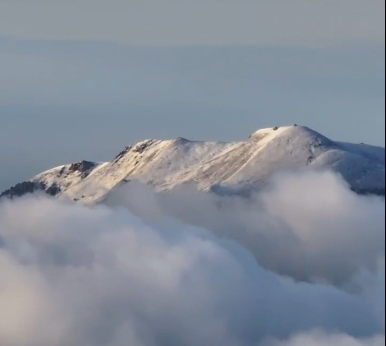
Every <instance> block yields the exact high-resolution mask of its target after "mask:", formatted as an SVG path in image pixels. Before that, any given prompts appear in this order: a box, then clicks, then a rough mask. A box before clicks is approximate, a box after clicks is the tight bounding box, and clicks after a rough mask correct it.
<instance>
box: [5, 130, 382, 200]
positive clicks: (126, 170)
mask: <svg viewBox="0 0 386 346" xmlns="http://www.w3.org/2000/svg"><path fill="white" fill-rule="evenodd" d="M305 167H310V168H314V169H333V170H334V171H336V172H338V173H340V174H341V175H342V176H343V177H344V178H345V179H346V180H347V181H348V182H349V183H350V185H351V186H352V187H353V188H354V189H357V190H363V191H364V190H377V189H384V187H385V149H384V148H379V147H373V146H368V145H363V144H349V143H341V142H334V141H332V140H330V139H328V138H326V137H324V136H323V135H321V134H319V133H317V132H315V131H313V130H311V129H309V128H307V127H301V126H290V127H281V128H270V129H263V130H259V131H257V132H255V133H253V134H252V135H251V136H250V137H249V139H248V140H246V141H243V142H234V143H217V142H193V141H189V140H186V139H183V138H178V139H176V140H169V141H160V140H146V141H143V142H140V143H137V144H136V145H134V146H130V147H127V148H126V149H125V150H124V151H122V152H121V153H120V154H119V155H118V156H117V157H116V158H115V159H114V160H112V161H110V162H106V163H102V164H97V163H91V162H87V161H83V162H80V163H76V164H72V165H66V166H61V167H57V168H54V169H52V170H49V171H47V172H44V173H42V174H40V175H38V176H36V177H34V178H33V179H31V181H30V182H29V183H33V184H36V186H37V187H36V189H40V188H42V189H44V190H47V189H51V190H50V191H51V194H53V193H52V191H57V192H58V194H59V195H64V196H68V197H70V198H72V199H74V200H80V201H82V202H84V203H90V204H92V203H95V202H97V201H100V200H102V199H103V198H104V197H105V196H106V195H107V194H108V192H109V191H111V190H112V189H114V188H115V187H117V186H119V185H120V184H122V183H124V182H127V181H132V180H136V181H140V182H142V183H144V184H147V185H151V186H153V187H154V188H155V189H157V190H172V189H174V188H176V187H178V186H181V185H183V184H195V185H196V186H197V187H198V188H199V189H201V190H214V191H221V189H223V190H229V191H236V192H242V191H246V190H250V189H255V188H256V189H258V188H259V187H261V186H263V185H264V183H265V182H266V181H267V179H268V178H269V177H270V176H272V174H274V173H276V172H279V171H289V170H299V169H303V168H305ZM30 189H31V188H30V186H29V190H30ZM19 190H20V189H19ZM27 192H30V191H27ZM7 194H8V195H10V194H12V193H10V192H9V191H8V193H7ZM18 194H21V193H20V191H19V193H18Z"/></svg>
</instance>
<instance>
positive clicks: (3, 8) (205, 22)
mask: <svg viewBox="0 0 386 346" xmlns="http://www.w3.org/2000/svg"><path fill="white" fill-rule="evenodd" d="M384 15H385V2H384V1H383V0H335V1H333V0H319V1H309V0H292V1H287V0H274V1H272V0H243V1H235V0H226V1H218V0H211V1H208V0H206V1H203V0H200V1H186V0H167V1H162V2H160V1H156V0H147V1H136V0H130V1H127V0H125V1H123V0H112V1H108V2H106V1H101V0H77V1H74V0H71V1H54V0H28V1H25V0H2V1H1V3H0V34H1V35H9V36H19V37H28V38H50V39H80V40H108V41H111V40H112V41H119V42H124V43H130V44H140V45H142V44H145V45H147V44H150V45H176V44H215V45H217V44H280V45H281V44H285V45H323V44H331V43H341V42H345V41H348V42H349V41H352V40H364V41H384V38H385V36H384V22H385V17H384Z"/></svg>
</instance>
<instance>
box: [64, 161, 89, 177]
mask: <svg viewBox="0 0 386 346" xmlns="http://www.w3.org/2000/svg"><path fill="white" fill-rule="evenodd" d="M95 166H96V164H95V163H94V162H90V161H84V160H83V161H81V162H76V163H73V164H72V165H71V166H70V168H69V169H68V170H69V172H71V173H74V172H79V173H82V177H83V178H86V177H87V176H88V174H89V172H90V171H91V170H92V169H93V168H94V167H95Z"/></svg>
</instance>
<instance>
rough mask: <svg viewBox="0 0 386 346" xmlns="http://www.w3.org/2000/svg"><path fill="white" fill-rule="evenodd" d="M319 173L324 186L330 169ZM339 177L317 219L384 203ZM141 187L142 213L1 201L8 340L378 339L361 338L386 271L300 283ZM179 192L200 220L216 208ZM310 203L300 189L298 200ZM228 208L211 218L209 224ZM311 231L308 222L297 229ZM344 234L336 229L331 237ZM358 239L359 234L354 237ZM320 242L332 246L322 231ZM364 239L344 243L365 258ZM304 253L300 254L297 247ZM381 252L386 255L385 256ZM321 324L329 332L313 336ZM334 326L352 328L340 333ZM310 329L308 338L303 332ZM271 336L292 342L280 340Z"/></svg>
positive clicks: (11, 344) (295, 343)
mask: <svg viewBox="0 0 386 346" xmlns="http://www.w3.org/2000/svg"><path fill="white" fill-rule="evenodd" d="M287 179H288V178H287ZM291 179H292V180H291ZM310 179H311V177H307V176H303V177H302V176H300V177H299V181H298V183H299V184H300V183H301V182H303V183H304V184H305V185H306V186H308V187H309V185H308V184H310ZM313 179H316V180H315V182H314V183H315V184H318V183H320V182H321V181H324V182H328V181H329V179H332V178H329V179H328V178H326V177H323V176H322V178H321V180H318V177H317V176H313ZM290 180H291V181H292V183H294V180H293V178H290ZM338 182H339V180H336V182H335V181H333V182H332V183H331V182H330V183H331V186H327V188H326V189H325V190H324V193H325V195H324V198H325V199H326V200H328V199H327V197H328V196H330V199H329V201H330V202H331V203H332V205H329V204H328V203H322V200H323V198H322V197H320V198H316V197H315V199H314V200H313V202H314V203H317V204H318V205H319V208H318V209H317V210H316V211H315V212H316V213H317V214H319V216H323V215H329V214H331V213H332V215H331V216H332V221H334V220H335V221H336V220H338V221H339V222H338V223H337V224H336V225H337V226H339V227H342V228H344V227H351V226H352V222H349V223H347V222H342V220H340V219H339V218H338V217H336V219H335V216H334V213H333V210H334V209H335V208H336V207H337V206H339V205H340V204H339V202H340V201H344V202H346V203H348V207H347V209H344V210H341V209H338V211H337V213H339V214H340V215H342V218H343V219H346V218H347V219H350V218H352V219H353V220H356V214H360V213H362V211H361V210H360V209H359V208H368V209H374V208H375V209H376V208H377V203H380V204H382V203H383V202H382V201H375V200H372V199H367V198H365V199H363V200H358V199H357V197H355V196H354V195H351V194H349V193H348V192H347V191H345V190H344V187H341V188H338V189H337V190H336V191H334V190H331V189H330V188H331V187H333V186H335V187H337V185H334V184H338ZM287 189H288V180H286V178H284V180H281V179H279V180H278V181H276V182H275V188H274V190H273V192H271V193H270V195H269V196H270V197H269V198H268V197H267V196H265V197H264V200H270V201H273V199H275V198H277V197H278V195H279V196H280V195H281V198H277V199H276V203H279V201H281V203H285V198H283V196H285V195H287V193H288V192H289V191H288V190H287ZM280 191H282V193H281V192H280ZM131 193H136V195H135V198H134V199H131V200H128V199H125V200H124V202H125V203H126V205H127V206H129V207H130V208H131V209H133V210H134V212H136V213H142V214H143V213H144V211H145V212H146V211H147V213H145V214H147V215H144V217H143V218H138V217H136V216H134V215H133V214H131V213H130V212H129V211H128V210H127V209H126V208H122V207H120V208H118V207H115V208H108V207H103V206H99V207H93V208H87V207H84V206H81V205H72V204H67V203H64V202H58V201H54V200H50V199H46V198H43V197H38V196H36V197H29V198H23V199H21V200H17V201H14V202H3V203H2V204H0V306H1V307H2V309H0V344H1V345H4V346H52V345H55V346H79V345H84V346H127V345H130V346H181V345H184V346H197V345H205V346H213V345H224V346H256V345H257V346H260V345H264V346H265V343H266V342H268V343H271V344H268V345H269V346H271V345H274V346H282V345H285V346H303V344H304V342H306V344H307V342H309V343H308V344H307V345H308V346H311V345H312V346H314V345H315V346H324V345H331V342H332V340H333V341H334V342H335V341H339V342H340V341H342V342H347V346H357V345H358V346H378V344H377V343H375V344H372V343H371V342H372V341H369V342H367V341H363V342H362V341H361V340H362V339H363V340H366V339H367V338H373V336H374V335H377V334H383V332H384V328H383V326H382V322H383V320H384V317H383V316H384V308H382V310H383V311H378V310H377V309H375V308H374V301H375V300H376V302H377V303H379V302H380V300H379V299H380V298H379V296H378V294H380V293H381V292H384V273H383V272H382V271H380V272H379V273H378V274H376V273H375V272H374V273H369V272H367V273H365V274H363V273H361V272H359V271H358V272H357V275H356V277H355V280H356V282H357V284H358V291H357V292H356V293H355V294H353V293H347V292H345V291H343V290H341V289H339V288H336V287H333V286H325V285H320V284H306V283H294V282H292V281H290V280H288V279H284V278H282V277H280V276H278V275H277V274H275V273H274V272H271V271H267V270H265V269H263V268H262V267H261V266H260V265H259V264H258V263H257V262H256V261H255V259H254V258H253V257H252V256H251V255H250V254H249V253H248V252H247V251H245V250H244V249H243V248H241V247H239V246H238V245H236V244H235V243H232V242H230V241H228V240H226V239H225V238H219V237H216V236H215V235H213V234H212V233H209V232H207V231H206V230H204V229H200V228H195V227H192V226H189V225H188V224H183V223H179V222H177V221H176V220H175V219H174V218H172V217H170V215H171V212H170V209H168V208H166V209H165V210H167V212H166V211H165V210H162V209H161V208H159V206H157V198H158V197H156V196H154V195H153V194H151V193H148V194H147V193H146V191H143V190H137V191H134V190H131ZM312 193H313V191H312V189H305V192H304V193H303V201H304V202H306V203H307V204H308V203H309V200H308V199H306V198H305V197H306V194H311V195H312ZM300 195H302V194H301V193H300ZM275 196H276V197H275ZM120 198H121V200H120V202H122V196H120ZM174 198H175V201H179V202H180V205H184V204H186V205H188V203H189V205H190V212H191V216H192V218H197V217H199V215H200V214H199V211H200V210H201V209H200V206H201V202H204V206H205V205H206V206H207V204H205V203H207V202H206V200H205V198H204V197H203V195H197V196H194V195H192V194H190V195H185V196H184V195H183V194H176V195H175V196H174ZM187 198H189V199H190V201H189V202H187ZM200 198H201V199H200ZM133 200H135V203H134V202H133ZM164 201H165V200H164ZM301 201H302V199H300V198H298V203H300V204H302V202H301ZM334 201H335V203H338V204H335V203H334ZM133 203H134V204H133ZM383 204H384V203H383ZM267 205H268V204H266V206H267ZM241 206H242V204H241V203H240V204H239V205H238V209H236V211H235V213H234V214H231V215H230V218H229V219H228V221H232V222H231V223H230V225H229V227H231V226H234V227H235V230H237V226H238V225H239V226H240V225H242V224H243V222H244V220H243V219H244V217H245V218H246V219H248V214H249V213H250V210H248V209H247V208H248V207H247V206H246V205H244V208H245V210H244V211H245V212H244V213H241V212H242V211H243V209H240V208H241ZM168 207H169V208H170V207H171V204H169V206H168ZM277 207H278V208H280V210H282V211H283V212H282V213H277V214H281V217H283V219H285V218H286V217H287V216H286V211H287V212H288V207H287V209H286V208H284V207H283V206H282V205H280V204H277ZM174 208H175V205H174ZM180 210H183V209H180ZM212 210H213V209H212ZM174 211H176V212H177V211H178V210H176V209H174ZM345 211H346V212H347V213H346V212H345ZM223 212H224V213H228V210H226V209H225V210H223ZM299 212H304V206H303V208H300V209H299V210H295V213H299ZM348 212H350V213H351V214H348ZM266 213H267V214H266V216H265V215H264V214H263V213H260V214H259V217H260V218H261V220H263V222H265V221H264V218H265V219H270V218H271V217H272V212H271V211H270V210H269V209H267V211H266ZM219 215H220V214H219V213H213V214H203V215H202V217H203V218H206V219H207V220H206V221H209V218H210V217H211V218H212V219H215V218H217V217H218V216H219ZM299 215H300V214H298V216H299ZM275 216H277V215H275ZM380 216H381V215H379V214H378V213H377V212H375V213H368V212H365V213H364V214H363V215H362V217H367V224H366V225H367V226H368V225H370V224H371V223H375V224H379V223H380V220H378V219H377V218H378V217H380ZM294 217H295V215H294ZM303 218H304V219H305V221H307V220H309V221H310V222H311V221H312V220H316V221H319V218H318V217H317V215H310V214H307V213H304V214H303ZM315 218H316V219H315ZM295 219H297V218H295ZM257 220H258V219H257ZM193 221H197V220H193ZM212 221H213V220H212ZM287 221H288V220H287ZM332 221H331V222H332ZM195 223H196V222H195ZM223 225H224V224H223ZM362 226H363V224H362ZM318 230H319V229H318V228H316V229H310V232H311V231H314V232H316V231H318ZM217 231H219V230H217ZM224 231H225V233H224V236H226V235H227V233H226V232H227V230H224ZM269 231H275V229H269ZM276 231H277V232H278V235H280V236H284V237H286V233H285V232H286V231H287V226H286V225H285V223H283V229H282V230H280V227H279V228H276ZM293 231H294V230H293ZM302 231H304V230H303V229H302V224H300V228H299V230H298V232H302ZM336 231H337V232H338V233H337V239H338V240H339V237H340V236H341V235H342V234H345V235H346V236H348V237H349V238H350V229H349V228H347V229H344V230H340V229H339V228H336ZM341 232H343V233H341ZM353 232H354V234H355V232H356V231H355V230H353ZM267 234H268V233H266V235H267ZM334 234H335V233H334V232H332V233H331V234H330V233H328V236H327V239H328V243H329V244H332V242H333V239H334V238H333V237H334ZM308 236H310V235H309V234H308V235H307V237H308ZM316 236H320V235H318V234H314V235H313V237H316ZM375 236H376V235H375V231H374V234H373V233H372V232H369V238H372V237H375ZM274 239H275V240H277V239H278V238H276V236H275V237H274ZM314 239H318V238H314ZM353 239H354V240H357V238H356V236H355V237H354V238H353ZM363 239H365V238H360V239H359V240H363ZM318 241H321V242H322V246H325V244H323V241H324V240H323V239H322V240H321V239H318ZM292 244H293V243H292V242H289V243H287V246H288V247H291V246H292ZM305 245H306V246H308V245H309V244H308V243H305ZM354 245H355V243H354V242H353V241H350V239H348V241H347V242H346V243H345V246H347V247H352V250H351V251H349V254H350V255H349V258H352V259H357V260H358V261H362V260H363V258H364V259H366V258H367V256H363V253H362V252H363V249H362V248H361V247H360V246H359V247H355V246H354ZM279 246H281V245H280V244H279ZM298 249H299V247H295V248H293V250H296V251H297V250H298ZM368 249H371V246H370V247H369V248H368ZM296 251H294V252H293V253H292V255H293V258H296V257H297V256H298V253H297V252H296ZM342 254H343V256H342V260H343V262H344V260H345V256H346V255H347V253H346V252H345V251H343V248H342ZM375 255H380V257H381V258H382V254H375ZM275 256H276V257H278V258H280V256H281V253H280V251H275V252H274V253H272V255H271V258H274V257H275ZM287 256H288V254H287ZM328 256H330V253H329V252H327V253H326V254H325V257H328ZM383 257H384V251H383ZM319 258H320V259H321V260H322V258H321V257H319ZM289 259H291V258H289ZM334 260H336V258H335V259H334ZM322 262H323V261H322ZM364 262H366V260H365V261H364ZM291 263H292V262H291ZM323 263H324V262H323ZM364 264H366V263H364ZM311 267H312V263H311ZM351 281H352V282H353V281H354V278H352V280H351ZM380 315H382V316H380ZM315 329H320V330H325V333H324V334H320V333H319V334H318V333H316V334H314V333H311V334H309V333H308V331H312V330H315ZM336 330H339V331H341V332H342V336H341V335H336V336H335V335H334V332H335V331H336ZM304 332H306V333H307V334H306V335H305V336H296V335H299V334H303V333H304ZM291 338H292V339H291ZM382 338H383V336H382V337H380V339H379V340H383V339H382ZM268 339H271V340H272V339H276V340H283V339H284V340H285V339H289V340H292V341H289V343H285V344H280V343H278V341H277V342H276V341H266V340H268ZM369 340H371V339H369ZM374 340H375V341H374V342H378V339H374ZM366 342H367V343H366ZM272 343H273V344H272ZM312 343H314V344H312ZM338 344H339V343H338ZM339 345H342V346H343V345H344V346H346V345H345V344H339Z"/></svg>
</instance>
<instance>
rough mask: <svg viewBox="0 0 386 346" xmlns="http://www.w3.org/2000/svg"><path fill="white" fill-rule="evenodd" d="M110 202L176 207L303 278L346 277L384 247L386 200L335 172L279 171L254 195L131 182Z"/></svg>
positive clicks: (270, 265) (149, 213) (153, 210)
mask: <svg viewBox="0 0 386 346" xmlns="http://www.w3.org/2000/svg"><path fill="white" fill-rule="evenodd" d="M138 196H139V197H138ZM108 203H109V204H111V205H124V206H126V207H127V208H128V209H130V210H132V211H134V212H135V213H137V214H138V215H140V216H142V217H146V218H150V217H156V218H160V217H162V216H163V215H169V216H171V217H173V218H177V219H179V220H181V221H182V222H185V223H188V224H194V225H196V226H199V227H203V228H205V229H209V230H211V231H212V232H213V233H215V234H216V235H218V236H221V237H222V236H227V237H229V238H230V239H232V240H235V241H236V242H238V243H239V244H241V245H243V246H244V247H245V248H247V249H248V250H250V251H251V252H252V253H253V254H254V255H255V257H256V258H257V259H258V261H259V263H260V264H261V265H263V266H264V267H265V268H267V269H269V270H273V271H275V272H278V273H280V274H283V275H289V276H291V277H293V278H296V279H299V280H307V281H313V280H321V281H327V282H330V283H335V284H338V285H341V284H344V283H347V280H349V279H350V278H351V277H352V275H353V274H354V273H355V272H357V271H358V270H360V269H361V268H362V267H364V268H366V269H367V270H370V271H374V270H376V268H377V265H378V260H379V258H380V257H382V255H383V254H384V248H385V234H384V232H383V230H384V228H385V218H384V215H385V211H384V209H385V204H384V201H383V200H381V199H379V198H368V197H367V198H366V197H359V196H357V195H356V194H354V193H353V192H351V191H350V190H349V189H348V186H347V185H346V183H345V182H344V181H343V179H342V178H340V177H338V176H336V175H335V174H333V173H330V172H322V173H320V172H308V171H306V172H303V173H294V174H284V175H281V176H278V177H276V178H274V180H273V182H272V184H271V187H270V188H269V190H268V191H265V192H262V193H259V194H256V195H254V196H252V198H251V199H249V200H247V201H245V200H244V199H242V198H236V197H231V198H223V197H220V198H219V197H216V196H214V195H208V194H205V193H200V192H197V191H195V190H194V189H190V188H183V189H181V190H180V191H178V192H175V193H173V194H169V193H165V194H163V193H161V194H158V195H154V194H153V193H152V192H151V191H150V190H146V189H145V188H143V187H141V186H135V185H130V184H129V185H128V187H125V188H123V189H121V190H118V191H116V192H114V193H113V194H112V195H111V196H109V198H108ZM219 206H220V207H219Z"/></svg>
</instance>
